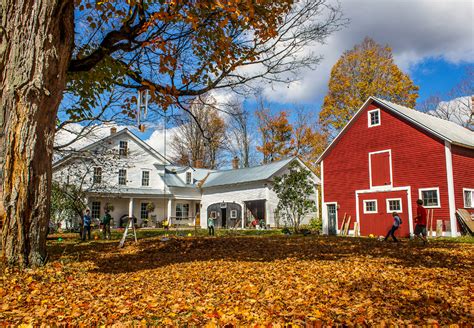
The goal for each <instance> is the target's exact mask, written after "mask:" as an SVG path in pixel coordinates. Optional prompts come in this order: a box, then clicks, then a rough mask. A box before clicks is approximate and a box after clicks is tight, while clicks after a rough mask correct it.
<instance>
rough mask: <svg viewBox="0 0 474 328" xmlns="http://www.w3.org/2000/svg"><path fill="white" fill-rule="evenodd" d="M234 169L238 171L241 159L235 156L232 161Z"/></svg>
mask: <svg viewBox="0 0 474 328" xmlns="http://www.w3.org/2000/svg"><path fill="white" fill-rule="evenodd" d="M232 168H233V169H234V170H236V169H238V168H239V158H238V157H237V156H235V157H234V158H233V159H232Z"/></svg>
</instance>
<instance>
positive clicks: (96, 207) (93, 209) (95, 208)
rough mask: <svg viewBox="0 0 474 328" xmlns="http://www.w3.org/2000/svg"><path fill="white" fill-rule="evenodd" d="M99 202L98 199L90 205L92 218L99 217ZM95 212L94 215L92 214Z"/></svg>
mask: <svg viewBox="0 0 474 328" xmlns="http://www.w3.org/2000/svg"><path fill="white" fill-rule="evenodd" d="M101 205H102V204H101V202H100V201H93V202H92V205H91V218H92V219H100V207H101ZM94 214H96V215H94Z"/></svg>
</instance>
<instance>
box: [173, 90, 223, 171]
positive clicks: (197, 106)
mask: <svg viewBox="0 0 474 328" xmlns="http://www.w3.org/2000/svg"><path fill="white" fill-rule="evenodd" d="M177 123H178V130H177V132H176V134H175V136H174V137H173V139H172V141H171V148H172V149H173V152H174V154H175V157H174V162H176V163H177V164H180V165H189V166H194V165H196V163H197V161H201V163H202V167H204V168H209V169H216V168H218V167H219V165H220V164H221V163H220V160H221V155H222V152H223V150H224V148H225V132H226V124H225V122H224V120H223V119H222V117H220V115H219V112H218V109H217V107H216V101H215V99H213V98H212V97H202V98H201V97H200V98H197V99H196V100H195V102H194V103H193V104H192V105H191V107H190V109H189V110H188V112H187V113H184V117H181V118H178V119H177Z"/></svg>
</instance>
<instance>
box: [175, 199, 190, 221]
mask: <svg viewBox="0 0 474 328" xmlns="http://www.w3.org/2000/svg"><path fill="white" fill-rule="evenodd" d="M188 216H189V204H181V203H177V204H176V219H178V220H180V219H186V218H188Z"/></svg>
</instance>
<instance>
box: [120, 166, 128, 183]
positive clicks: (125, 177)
mask: <svg viewBox="0 0 474 328" xmlns="http://www.w3.org/2000/svg"><path fill="white" fill-rule="evenodd" d="M121 171H125V176H124V179H125V181H124V183H120V172H121ZM118 184H119V186H126V185H127V170H126V169H119V172H118Z"/></svg>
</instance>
